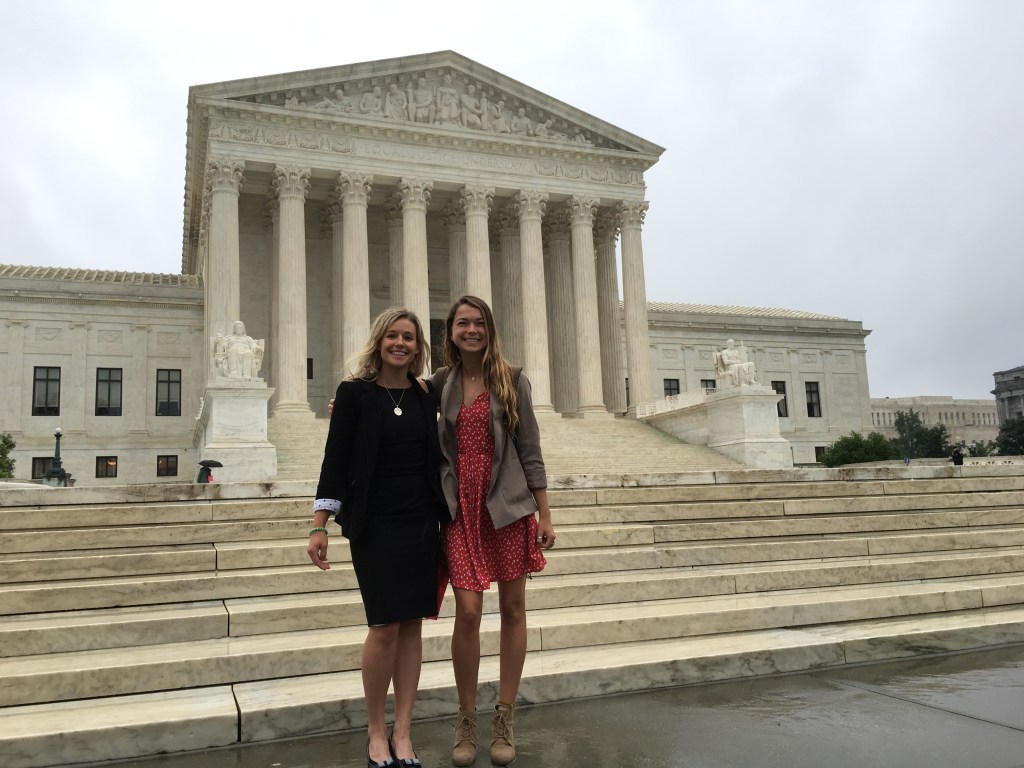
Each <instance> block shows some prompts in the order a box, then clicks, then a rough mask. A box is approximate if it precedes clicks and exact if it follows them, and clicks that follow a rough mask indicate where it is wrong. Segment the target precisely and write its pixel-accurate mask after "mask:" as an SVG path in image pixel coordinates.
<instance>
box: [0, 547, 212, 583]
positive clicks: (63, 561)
mask: <svg viewBox="0 0 1024 768" xmlns="http://www.w3.org/2000/svg"><path fill="white" fill-rule="evenodd" d="M108 543H110V542H108ZM216 567H217V551H216V550H215V549H214V548H213V547H212V546H211V545H209V544H185V545H181V546H177V547H146V548H144V549H135V548H118V549H89V550H69V551H60V550H58V551H56V552H39V553H24V554H14V555H0V584H12V583H16V582H26V581H31V582H38V581H57V580H65V579H81V578H103V577H106V576H124V575H137V574H144V573H154V574H155V573H189V572H195V571H209V570H213V569H215V568H216Z"/></svg>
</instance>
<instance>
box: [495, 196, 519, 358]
mask: <svg viewBox="0 0 1024 768" xmlns="http://www.w3.org/2000/svg"><path fill="white" fill-rule="evenodd" d="M497 224H498V239H499V245H500V254H501V257H500V259H499V263H500V266H501V271H500V272H499V281H498V283H499V286H500V290H498V291H497V296H498V297H499V298H500V300H501V301H500V304H501V321H500V325H499V328H500V330H501V341H502V345H503V350H504V352H505V355H506V356H507V357H508V359H509V360H511V361H512V362H513V363H514V364H515V365H522V364H523V359H524V358H523V354H524V353H523V301H522V296H523V263H522V243H521V241H520V237H519V215H518V212H517V211H516V209H515V204H514V203H512V204H511V205H508V206H506V207H505V208H504V209H503V210H502V211H501V212H500V214H499V216H498V217H497Z"/></svg>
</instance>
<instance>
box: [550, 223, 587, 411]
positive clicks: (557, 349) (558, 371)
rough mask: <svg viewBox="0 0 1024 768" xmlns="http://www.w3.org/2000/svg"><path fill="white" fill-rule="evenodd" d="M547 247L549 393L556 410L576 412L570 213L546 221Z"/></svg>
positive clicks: (574, 327) (577, 398) (574, 320)
mask: <svg viewBox="0 0 1024 768" xmlns="http://www.w3.org/2000/svg"><path fill="white" fill-rule="evenodd" d="M544 223H545V225H546V227H545V232H544V237H545V239H546V240H547V244H548V258H547V260H546V262H545V274H546V279H547V284H548V288H549V289H550V291H549V292H548V295H547V301H548V338H549V339H550V340H551V347H550V359H551V390H552V395H553V398H554V406H555V410H556V411H558V412H559V413H563V414H565V413H567V414H574V413H576V404H577V403H578V402H579V390H578V385H577V383H576V381H577V369H576V314H575V312H574V310H573V293H572V246H571V244H570V236H569V212H568V210H567V209H566V208H565V207H559V208H557V209H556V210H554V211H552V212H551V213H550V214H548V216H547V217H546V218H545V220H544Z"/></svg>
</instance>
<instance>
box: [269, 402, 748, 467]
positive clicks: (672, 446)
mask: <svg viewBox="0 0 1024 768" xmlns="http://www.w3.org/2000/svg"><path fill="white" fill-rule="evenodd" d="M538 423H539V425H540V432H541V448H542V450H543V452H544V462H545V465H546V468H547V472H548V475H549V476H552V477H565V476H570V475H620V476H621V475H634V474H677V473H681V472H696V471H699V470H714V469H727V468H737V469H738V468H742V466H743V465H742V464H740V463H739V462H737V461H736V460H735V459H731V458H729V457H728V456H725V455H723V454H721V453H718V452H717V451H714V450H712V449H710V448H708V447H707V446H702V445H689V444H687V443H684V442H681V441H680V440H678V439H677V438H675V437H672V436H671V435H669V434H667V433H665V432H661V431H659V430H657V429H655V428H654V427H650V426H648V425H646V424H644V423H643V422H640V421H636V420H635V419H632V418H625V417H611V416H604V417H602V418H596V419H594V418H583V419H581V418H563V417H562V416H559V415H558V414H554V413H552V414H538ZM327 425H328V420H327V419H309V418H308V417H306V418H299V419H296V418H294V417H293V418H292V419H289V417H288V415H287V414H285V415H284V416H273V417H271V418H270V419H268V422H267V427H268V439H269V440H270V442H271V443H273V444H274V446H275V447H276V448H277V479H278V480H308V479H314V480H315V479H316V478H317V477H318V476H319V474H320V463H321V462H322V461H323V454H324V441H325V440H326V439H327Z"/></svg>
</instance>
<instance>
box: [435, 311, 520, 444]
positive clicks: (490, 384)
mask: <svg viewBox="0 0 1024 768" xmlns="http://www.w3.org/2000/svg"><path fill="white" fill-rule="evenodd" d="M463 305H467V306H470V307H473V308H474V309H477V310H479V311H480V314H482V315H483V316H484V330H485V332H486V334H487V346H486V348H485V349H484V360H483V375H484V386H485V387H487V389H488V390H490V391H491V392H493V393H494V395H495V397H497V398H498V402H499V403H501V408H502V410H504V411H505V418H507V419H508V431H509V434H511V435H512V436H513V437H515V434H516V429H518V427H519V392H518V391H517V390H516V388H515V386H514V385H513V383H512V367H511V366H510V365H509V364H508V361H507V360H505V358H504V357H502V354H501V344H500V343H499V342H498V329H497V328H496V327H495V325H494V313H493V312H491V308H490V307H489V306H487V302H486V301H484V300H483V299H481V298H479V297H477V296H469V295H466V296H460V297H459V298H457V299H456V300H455V303H454V304H452V308H451V309H450V310H448V319H447V320H446V321H445V324H444V362H445V365H455V364H456V363H460V362H462V352H460V351H459V348H458V347H457V346H455V341H454V340H453V339H452V325H453V324H454V322H455V313H456V312H457V311H458V309H459V307H461V306H463Z"/></svg>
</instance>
